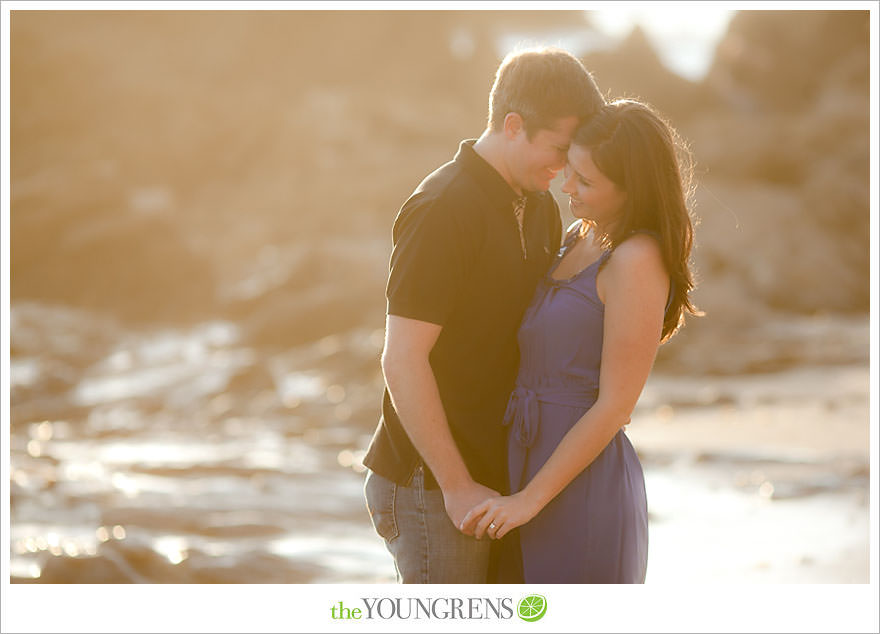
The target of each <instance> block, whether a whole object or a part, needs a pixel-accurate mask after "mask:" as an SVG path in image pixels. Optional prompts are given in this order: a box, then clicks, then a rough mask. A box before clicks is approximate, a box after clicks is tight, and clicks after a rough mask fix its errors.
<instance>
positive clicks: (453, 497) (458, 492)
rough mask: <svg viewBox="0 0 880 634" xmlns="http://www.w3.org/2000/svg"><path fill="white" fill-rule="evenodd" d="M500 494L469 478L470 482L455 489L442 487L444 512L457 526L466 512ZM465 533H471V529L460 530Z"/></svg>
mask: <svg viewBox="0 0 880 634" xmlns="http://www.w3.org/2000/svg"><path fill="white" fill-rule="evenodd" d="M500 495H501V494H500V493H498V491H494V490H492V489H490V488H489V487H486V486H483V485H482V484H479V483H477V482H474V481H473V480H471V482H470V484H468V485H465V486H462V487H458V488H455V489H443V503H444V504H445V505H446V514H447V515H448V516H449V519H450V520H452V523H453V524H454V525H455V526H456V527H458V526H460V525H461V522H462V520H464V517H465V515H467V512H468V511H470V510H471V509H472V508H474V507H475V506H476V505H478V504H480V503H482V502H485V501H486V500H489V499H491V498H496V497H499V496H500ZM462 532H464V534H465V535H473V534H474V532H473V529H472V528H471V529H470V530H469V532H468V531H462Z"/></svg>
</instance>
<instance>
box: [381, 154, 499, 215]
mask: <svg viewBox="0 0 880 634" xmlns="http://www.w3.org/2000/svg"><path fill="white" fill-rule="evenodd" d="M485 203H486V200H485V196H484V194H483V192H482V190H481V189H480V188H479V187H477V186H476V183H475V182H474V180H473V178H472V177H471V176H470V175H469V174H468V173H467V171H466V170H464V169H462V167H461V165H460V164H459V163H457V162H456V161H449V162H448V163H445V164H444V165H441V166H440V167H438V168H437V169H436V170H434V171H433V172H431V173H430V174H428V175H427V176H426V177H425V178H424V179H423V180H422V182H421V183H419V185H418V187H416V188H415V190H413V192H412V194H410V195H409V197H408V198H407V199H406V201H405V202H404V203H403V205H401V207H400V211H399V213H398V220H400V219H402V218H404V217H407V216H414V215H415V216H422V215H435V214H439V215H442V216H445V217H461V218H466V217H468V216H470V215H472V214H471V210H472V209H473V208H475V207H477V208H478V207H480V206H485Z"/></svg>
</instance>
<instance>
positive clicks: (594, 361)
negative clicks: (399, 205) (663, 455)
mask: <svg viewBox="0 0 880 634" xmlns="http://www.w3.org/2000/svg"><path fill="white" fill-rule="evenodd" d="M572 243H573V240H572V239H569V240H567V241H566V244H565V246H563V248H562V249H561V250H560V253H559V256H557V258H556V262H555V263H554V265H553V267H552V268H551V270H550V272H548V273H547V275H546V276H545V277H544V279H543V280H542V281H541V282H540V283H539V285H538V288H537V290H536V292H535V297H534V299H533V300H532V303H531V305H530V306H529V308H528V310H527V311H526V313H525V316H524V317H523V322H522V325H521V326H520V330H519V346H520V355H521V358H520V369H519V375H518V376H517V382H516V388H515V390H514V392H513V394H512V395H511V397H510V402H509V403H508V407H507V413H506V414H505V417H504V424H505V425H509V426H510V428H509V433H508V468H509V477H510V490H511V492H515V491H520V490H521V489H522V488H523V487H524V486H525V485H526V484H527V483H528V482H529V480H531V479H532V477H534V475H535V474H536V473H537V472H538V470H539V469H540V468H541V466H542V465H543V464H544V463H545V462H546V461H547V459H548V458H549V457H550V454H552V453H553V450H554V449H555V448H556V446H557V445H558V444H559V442H560V441H561V440H562V437H563V436H564V435H565V433H566V432H567V431H568V430H569V429H571V428H572V427H573V426H574V424H575V423H576V422H577V421H578V420H579V419H580V418H581V416H583V414H584V413H585V412H586V411H587V410H588V409H590V407H591V406H592V405H593V403H595V402H596V397H597V395H598V388H599V366H600V362H601V358H602V327H603V321H604V315H605V306H604V304H603V303H602V302H601V300H600V299H599V296H598V295H597V293H596V274H597V273H598V271H599V269H600V267H601V266H602V264H603V263H604V262H605V261H606V260H607V259H608V257H609V256H610V252H606V253H604V254H603V255H602V256H601V257H600V258H599V259H598V260H596V261H595V262H593V263H592V264H591V265H590V266H588V267H587V268H586V269H584V270H583V271H581V272H580V273H578V274H577V275H574V276H573V277H571V278H569V279H567V280H555V279H553V278H552V277H551V274H552V272H553V270H555V269H556V267H557V266H558V265H559V262H560V260H561V259H562V256H563V255H564V253H565V251H566V249H567V248H569V247H570V246H571V244H572ZM519 541H520V548H521V551H522V566H523V576H524V581H525V583H644V580H645V572H646V569H647V560H648V508H647V501H646V498H645V479H644V475H643V473H642V467H641V464H640V463H639V459H638V456H637V455H636V452H635V449H633V446H632V444H630V441H629V439H628V438H627V437H626V435H625V434H624V433H623V430H621V431H619V432H617V434H616V435H615V436H614V438H613V439H612V440H611V442H610V443H609V444H608V446H606V447H605V449H604V450H603V451H602V452H601V453H600V454H599V455H598V456H597V457H596V459H595V460H594V461H593V462H592V463H591V464H590V465H589V466H588V467H587V468H586V469H585V470H584V471H582V472H581V473H580V474H579V475H578V476H577V477H576V478H575V479H574V480H572V481H571V482H570V483H569V484H568V486H566V487H565V489H563V490H562V491H561V492H560V493H559V495H557V496H556V497H555V498H553V500H551V501H550V503H549V504H547V506H545V507H544V508H543V509H542V510H541V512H540V513H538V514H537V515H536V516H535V517H534V518H533V519H532V520H531V521H530V522H528V523H527V524H524V525H523V526H521V527H520V528H519Z"/></svg>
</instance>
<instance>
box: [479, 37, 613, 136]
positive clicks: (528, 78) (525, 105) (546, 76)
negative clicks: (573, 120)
mask: <svg viewBox="0 0 880 634" xmlns="http://www.w3.org/2000/svg"><path fill="white" fill-rule="evenodd" d="M604 104H605V100H604V99H603V97H602V95H601V94H600V93H599V89H598V87H597V86H596V82H595V81H593V77H592V76H591V75H590V73H589V72H588V71H587V69H586V68H584V65H583V64H582V63H581V61H580V60H579V59H578V58H576V57H575V56H574V55H572V54H571V53H569V52H568V51H564V50H562V49H559V48H555V47H540V48H529V49H523V50H517V51H513V52H511V53H509V54H508V55H507V57H505V58H504V61H502V62H501V65H500V66H499V67H498V71H497V72H496V73H495V83H494V84H493V85H492V91H491V92H490V93H489V121H488V126H489V129H490V130H493V131H497V130H501V129H502V127H503V126H504V118H505V117H506V116H507V114H508V113H510V112H516V113H517V114H519V115H520V116H521V117H522V118H523V121H524V122H525V129H526V134H528V135H529V137H531V136H532V134H534V133H535V132H537V131H538V130H541V129H549V128H551V127H553V125H554V123H555V122H556V121H557V120H558V119H561V118H563V117H570V116H576V117H578V118H579V119H581V120H582V121H583V120H585V119H588V118H590V117H591V116H593V115H594V114H595V113H597V112H598V111H599V109H600V108H601V107H602V106H603V105H604Z"/></svg>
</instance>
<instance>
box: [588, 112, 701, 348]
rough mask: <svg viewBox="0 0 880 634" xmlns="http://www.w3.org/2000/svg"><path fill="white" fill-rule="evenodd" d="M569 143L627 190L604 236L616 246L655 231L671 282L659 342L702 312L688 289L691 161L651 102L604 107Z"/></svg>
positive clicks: (691, 234)
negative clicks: (616, 217)
mask: <svg viewBox="0 0 880 634" xmlns="http://www.w3.org/2000/svg"><path fill="white" fill-rule="evenodd" d="M572 143H574V144H575V145H579V146H581V147H584V148H587V149H589V150H590V154H591V156H592V159H593V162H594V163H595V164H596V167H598V168H599V171H601V172H602V173H603V174H604V175H605V176H607V177H608V178H609V179H610V180H611V181H613V182H614V184H615V185H617V186H618V187H619V188H620V189H622V190H623V191H625V192H626V194H627V197H626V203H625V204H624V208H623V214H622V216H621V219H620V221H619V222H617V223H616V225H615V226H614V227H613V228H612V229H611V232H610V233H609V234H608V235H606V236H603V240H604V241H605V243H606V246H608V247H609V248H614V247H616V246H618V245H619V244H620V243H621V242H623V241H624V240H626V239H627V238H628V237H629V236H631V235H633V234H634V233H639V232H650V233H653V234H655V235H656V237H657V238H658V240H659V243H660V249H661V251H662V253H663V262H664V264H665V265H666V270H667V272H668V273H669V277H670V281H671V282H672V297H671V301H670V304H669V309H668V310H667V311H666V314H665V316H664V318H663V333H662V337H661V340H662V341H667V340H668V339H669V338H670V337H672V335H674V334H675V333H676V331H678V329H679V328H680V327H681V326H683V325H684V316H685V312H689V313H691V314H692V315H702V313H701V312H700V311H699V310H698V309H697V308H696V306H694V305H693V304H692V303H691V301H690V298H689V296H688V293H689V292H690V291H691V290H692V289H693V288H694V279H693V275H692V273H691V270H690V263H689V259H690V254H691V248H692V247H693V242H694V228H693V223H692V222H691V211H690V209H689V208H688V203H689V201H690V199H691V197H692V194H693V189H692V178H693V162H692V160H691V155H690V152H689V151H688V149H687V146H686V145H685V144H684V143H683V142H682V140H681V138H680V137H679V136H678V134H677V133H676V132H675V130H674V129H673V128H672V127H671V126H670V125H669V124H668V123H666V122H665V121H664V120H663V119H662V118H661V117H660V116H659V115H658V114H657V113H656V112H655V111H654V110H653V109H652V108H651V107H650V106H647V105H645V104H643V103H639V102H638V101H631V100H628V99H621V100H618V101H614V102H611V103H609V104H607V105H606V106H604V107H603V108H602V110H600V111H599V114H597V115H596V116H595V117H593V118H592V119H591V120H590V121H589V122H588V123H586V124H585V125H583V126H582V127H581V128H579V129H578V131H577V132H576V133H575V136H574V139H573V140H572Z"/></svg>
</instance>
